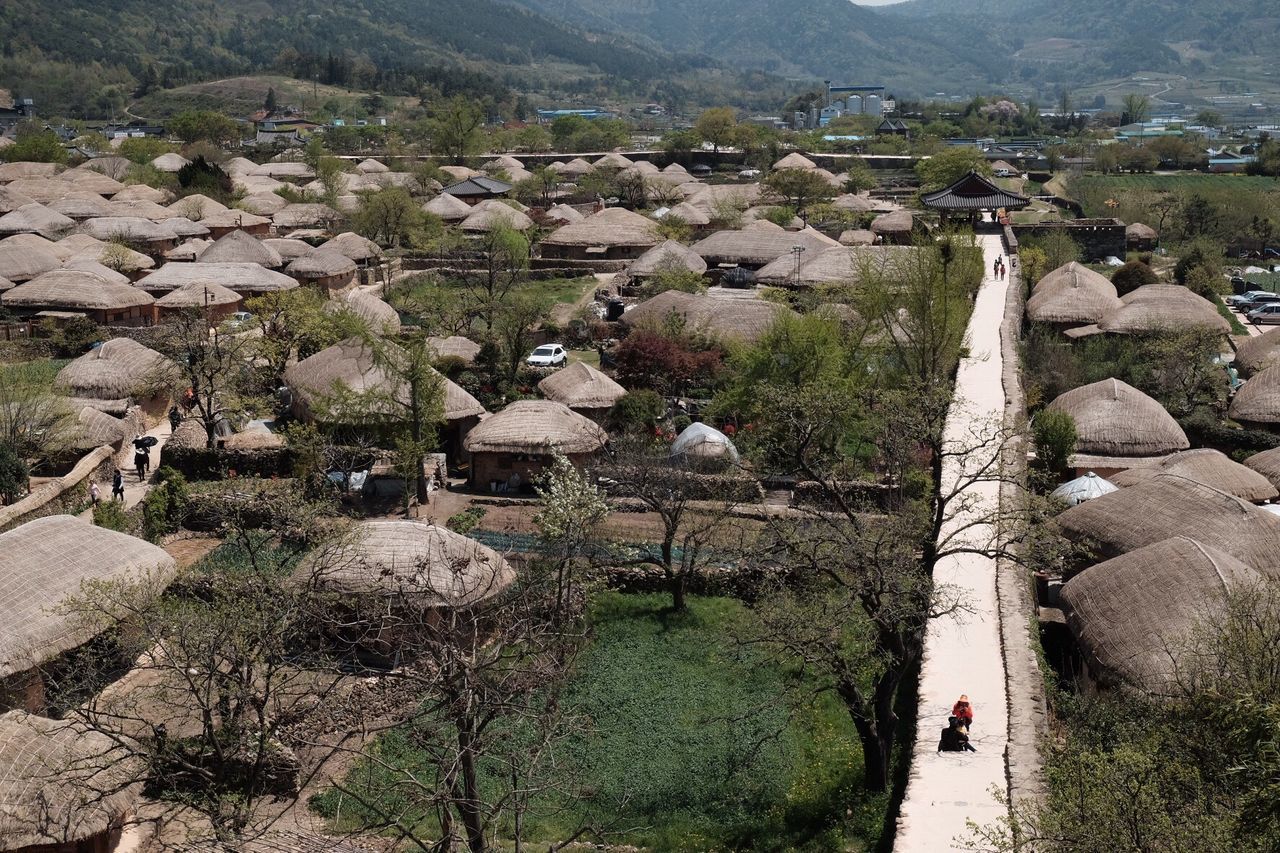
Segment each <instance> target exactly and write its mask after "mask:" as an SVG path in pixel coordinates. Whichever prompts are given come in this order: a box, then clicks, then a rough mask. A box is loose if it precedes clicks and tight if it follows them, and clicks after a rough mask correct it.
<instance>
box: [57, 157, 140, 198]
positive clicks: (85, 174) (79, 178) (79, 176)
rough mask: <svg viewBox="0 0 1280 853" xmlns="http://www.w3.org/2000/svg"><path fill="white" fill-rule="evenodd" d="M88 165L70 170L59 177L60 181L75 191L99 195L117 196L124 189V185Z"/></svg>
mask: <svg viewBox="0 0 1280 853" xmlns="http://www.w3.org/2000/svg"><path fill="white" fill-rule="evenodd" d="M88 165H89V164H88V163H86V164H85V165H84V166H78V167H76V168H74V169H68V170H67V171H65V172H63V173H62V174H61V175H59V176H58V180H60V181H62V182H63V183H65V184H66V185H67V186H68V187H70V188H74V189H75V190H80V191H82V192H91V193H97V194H98V195H108V196H109V195H115V194H116V193H118V192H120V190H122V189H124V184H122V183H120V182H119V181H117V180H116V179H115V178H112V177H110V176H109V175H106V174H104V173H103V172H100V171H98V170H97V169H90V168H88Z"/></svg>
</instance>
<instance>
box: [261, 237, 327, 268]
mask: <svg viewBox="0 0 1280 853" xmlns="http://www.w3.org/2000/svg"><path fill="white" fill-rule="evenodd" d="M262 245H264V246H270V247H271V248H272V249H275V250H276V251H277V252H279V253H280V257H281V258H283V259H284V261H285V263H288V262H289V261H295V260H297V259H298V258H301V257H302V256H303V255H309V254H311V253H312V252H314V251H315V247H314V246H312V245H311V244H310V243H307V242H304V241H302V240H291V239H289V238H287V237H268V238H267V239H265V240H263V241H262Z"/></svg>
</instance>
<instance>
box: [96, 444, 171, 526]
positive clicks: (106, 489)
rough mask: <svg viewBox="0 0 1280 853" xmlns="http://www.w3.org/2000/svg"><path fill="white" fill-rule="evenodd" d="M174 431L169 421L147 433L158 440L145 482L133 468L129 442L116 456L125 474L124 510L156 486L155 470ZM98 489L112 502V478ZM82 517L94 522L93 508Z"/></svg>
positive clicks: (131, 449) (153, 448) (105, 498)
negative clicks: (139, 478) (161, 452)
mask: <svg viewBox="0 0 1280 853" xmlns="http://www.w3.org/2000/svg"><path fill="white" fill-rule="evenodd" d="M171 432H172V429H171V428H170V426H169V421H168V420H163V421H161V422H160V425H159V426H156V427H153V428H152V429H150V430H148V431H147V433H146V434H147V435H149V436H152V437H153V438H155V439H156V445H155V447H152V448H151V471H150V472H149V473H148V476H147V478H146V479H145V480H143V481H141V482H139V481H138V473H137V470H136V469H135V468H134V467H133V445H132V444H130V443H129V441H126V442H125V445H124V449H123V450H121V451H120V452H119V453H117V454H116V458H115V463H116V465H117V466H118V467H119V468H120V471H121V472H122V473H123V474H124V508H125V509H133V508H134V507H135V506H137V505H138V504H139V503H141V502H142V499H143V498H144V497H146V496H147V492H149V491H150V490H151V487H152V486H153V485H155V470H156V468H158V467H159V465H160V451H161V450H163V449H164V445H165V442H167V441H168V440H169V434H170V433H171ZM98 489H99V490H100V492H101V495H102V500H104V501H109V500H111V478H110V477H109V476H108V477H107V478H106V480H105V481H104V482H101V483H98ZM80 517H81V518H83V519H85V520H86V521H93V508H92V507H90V508H89V509H87V510H85V511H84V512H82V513H80Z"/></svg>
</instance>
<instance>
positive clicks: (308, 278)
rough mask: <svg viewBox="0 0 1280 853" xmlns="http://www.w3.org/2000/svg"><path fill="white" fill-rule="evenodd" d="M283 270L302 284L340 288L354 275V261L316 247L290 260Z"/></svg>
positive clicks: (331, 288) (323, 287)
mask: <svg viewBox="0 0 1280 853" xmlns="http://www.w3.org/2000/svg"><path fill="white" fill-rule="evenodd" d="M285 272H286V273H288V274H289V275H291V276H293V277H294V278H296V279H297V280H298V281H299V282H301V283H303V284H310V285H313V286H315V287H319V288H321V289H322V290H326V291H328V290H341V289H342V288H344V287H346V286H347V285H349V284H351V282H352V281H353V280H354V278H355V275H356V262H355V261H353V260H351V259H350V258H348V257H347V256H346V255H341V254H339V253H337V252H334V251H332V250H328V249H317V250H316V251H314V252H312V253H311V254H309V255H303V256H302V257H300V258H298V259H296V260H293V261H290V262H289V266H287V267H285Z"/></svg>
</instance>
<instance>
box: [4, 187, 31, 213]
mask: <svg viewBox="0 0 1280 853" xmlns="http://www.w3.org/2000/svg"><path fill="white" fill-rule="evenodd" d="M35 203H36V200H35V199H34V198H32V197H31V196H29V195H27V194H26V193H22V192H18V191H17V190H15V189H12V188H10V187H6V186H0V213H8V212H10V211H12V210H17V209H18V208H20V207H22V206H24V205H28V204H35Z"/></svg>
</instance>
